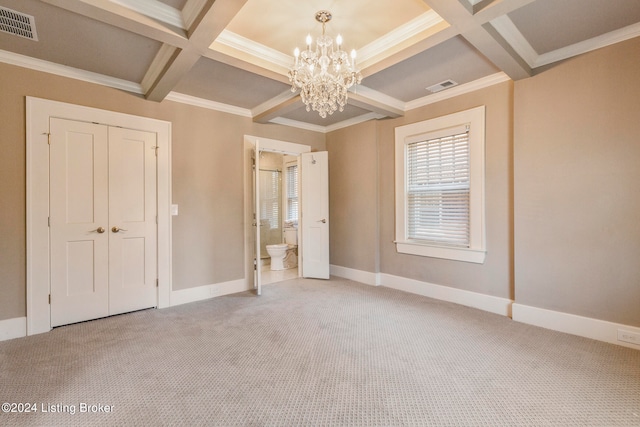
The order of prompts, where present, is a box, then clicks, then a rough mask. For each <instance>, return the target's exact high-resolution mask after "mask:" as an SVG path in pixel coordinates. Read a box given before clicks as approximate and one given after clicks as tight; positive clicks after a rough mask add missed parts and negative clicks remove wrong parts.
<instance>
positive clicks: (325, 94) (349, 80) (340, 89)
mask: <svg viewBox="0 0 640 427" xmlns="http://www.w3.org/2000/svg"><path fill="white" fill-rule="evenodd" d="M330 20H331V12H328V11H326V10H321V11H319V12H318V13H316V21H318V22H320V23H322V35H321V36H320V37H318V38H317V40H316V46H315V48H314V49H311V44H312V42H313V40H312V39H311V35H308V36H307V49H306V50H304V51H302V52H300V49H298V48H296V50H295V51H294V57H295V63H294V65H293V68H292V69H291V70H290V71H289V81H290V82H291V92H295V91H297V90H298V89H300V97H301V98H302V102H304V104H305V105H306V106H307V111H311V110H314V111H317V112H318V113H319V114H320V117H322V118H325V117H327V114H329V115H331V114H333V113H334V112H335V111H336V110H340V111H343V110H344V106H345V105H346V104H347V98H348V97H347V91H348V90H349V88H350V87H351V86H353V85H354V84H360V82H361V81H362V75H361V74H360V71H358V70H357V69H356V51H355V49H354V50H352V51H351V55H350V56H349V55H347V53H346V52H345V51H344V50H342V37H341V36H340V35H338V37H336V48H335V49H334V47H333V39H332V38H331V37H329V36H327V35H325V24H326V23H327V22H329V21H330Z"/></svg>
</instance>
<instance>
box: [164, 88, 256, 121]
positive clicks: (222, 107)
mask: <svg viewBox="0 0 640 427" xmlns="http://www.w3.org/2000/svg"><path fill="white" fill-rule="evenodd" d="M165 100H167V101H174V102H179V103H181V104H188V105H193V106H195V107H202V108H206V109H209V110H215V111H220V112H223V113H229V114H235V115H237V116H242V117H249V118H251V117H253V116H252V115H251V110H248V109H246V108H241V107H236V106H234V105H229V104H223V103H221V102H216V101H210V100H208V99H203V98H198V97H196V96H191V95H185V94H183V93H178V92H169V94H168V95H167V96H166V98H165Z"/></svg>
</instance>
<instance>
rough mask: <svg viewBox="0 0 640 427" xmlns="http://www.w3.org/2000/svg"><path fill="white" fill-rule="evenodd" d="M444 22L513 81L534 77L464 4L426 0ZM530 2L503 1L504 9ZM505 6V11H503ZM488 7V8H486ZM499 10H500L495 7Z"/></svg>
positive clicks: (508, 47)
mask: <svg viewBox="0 0 640 427" xmlns="http://www.w3.org/2000/svg"><path fill="white" fill-rule="evenodd" d="M423 1H424V2H425V3H426V4H427V5H429V6H430V7H431V8H432V9H433V10H434V11H435V12H436V13H437V14H438V15H440V16H441V17H442V18H443V19H444V20H445V21H447V22H448V23H449V24H451V25H452V26H453V27H454V28H456V29H457V30H458V31H459V33H460V35H461V36H462V37H464V38H465V39H466V40H467V41H468V42H469V43H471V44H472V45H473V46H474V47H475V48H476V49H478V51H480V53H482V54H483V55H484V56H485V57H487V59H489V61H491V62H493V63H494V64H495V65H496V66H497V67H498V68H500V70H501V71H503V72H504V73H505V74H507V75H508V76H509V77H510V78H511V79H513V80H520V79H524V78H527V77H531V75H532V71H531V67H529V65H528V64H527V63H526V61H524V60H523V59H522V58H521V57H520V55H518V54H517V53H516V52H515V50H513V49H512V48H511V47H510V46H509V44H508V43H507V42H506V41H505V40H504V39H503V38H502V37H501V36H500V34H498V32H497V31H495V30H494V29H493V27H492V26H491V24H490V23H488V22H483V21H481V20H479V19H478V18H476V17H475V16H474V15H473V14H472V13H471V12H470V11H469V10H468V9H467V8H466V7H465V6H464V5H463V3H462V1H465V0H461V1H452V0H423ZM523 1H527V0H502V1H501V2H500V3H501V4H504V6H507V5H512V7H515V6H514V5H516V4H518V2H523ZM504 6H503V7H504ZM487 7H488V6H487ZM494 7H497V6H494Z"/></svg>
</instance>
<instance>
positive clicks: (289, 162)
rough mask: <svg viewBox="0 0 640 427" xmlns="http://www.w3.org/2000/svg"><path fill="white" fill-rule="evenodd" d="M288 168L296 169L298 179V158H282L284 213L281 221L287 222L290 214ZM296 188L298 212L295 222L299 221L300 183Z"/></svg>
mask: <svg viewBox="0 0 640 427" xmlns="http://www.w3.org/2000/svg"><path fill="white" fill-rule="evenodd" d="M290 166H296V167H297V168H298V170H297V172H296V174H298V177H299V176H300V175H299V174H300V169H299V166H298V158H297V157H292V156H285V158H284V168H283V172H284V177H283V180H282V182H283V185H282V190H283V191H282V204H283V211H284V216H283V220H284V221H288V220H289V216H290V215H291V212H289V197H288V195H289V172H288V171H289V169H288V168H289V167H290ZM297 186H298V187H297V188H298V194H297V195H296V200H297V202H298V209H297V210H298V212H297V215H296V218H295V219H296V220H299V215H300V183H299V182H297Z"/></svg>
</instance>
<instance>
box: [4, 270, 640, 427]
mask: <svg viewBox="0 0 640 427" xmlns="http://www.w3.org/2000/svg"><path fill="white" fill-rule="evenodd" d="M0 367H1V369H0V401H1V402H3V403H4V402H6V403H9V404H13V405H10V407H7V406H6V405H3V407H2V410H3V412H0V425H4V426H14V425H15V426H28V425H43V426H55V425H83V426H87V425H144V426H150V425H154V426H155V425H185V426H194V425H219V426H304V425H309V426H351V425H354V426H492V427H494V426H640V351H637V350H634V349H629V348H625V347H621V346H616V345H611V344H606V343H602V342H598V341H594V340H590V339H586V338H580V337H576V336H572V335H567V334H563V333H559V332H554V331H549V330H545V329H541V328H537V327H534V326H530V325H525V324H521V323H517V322H513V321H512V320H510V319H508V318H505V317H502V316H498V315H493V314H490V313H487V312H483V311H480V310H475V309H472V308H468V307H463V306H459V305H455V304H450V303H446V302H442V301H437V300H433V299H429V298H425V297H422V296H417V295H413V294H409V293H404V292H400V291H396V290H392V289H388V288H383V287H371V286H366V285H362V284H359V283H356V282H352V281H348V280H342V279H335V278H333V279H332V280H329V281H320V280H306V279H294V280H289V281H286V282H281V283H278V284H274V285H270V286H267V287H265V288H263V295H262V296H260V297H257V296H255V295H254V294H253V293H251V292H245V293H240V294H235V295H228V296H224V297H219V298H215V299H211V300H207V301H202V302H197V303H192V304H185V305H182V306H177V307H172V308H168V309H163V310H154V309H152V310H144V311H139V312H135V313H129V314H126V315H120V316H114V317H110V318H106V319H100V320H96V321H92V322H85V323H79V324H75V325H69V326H64V327H60V328H56V329H54V330H53V331H51V332H49V333H46V334H41V335H36V336H31V337H25V338H18V339H14V340H10V341H5V342H0ZM7 408H9V409H10V411H11V410H15V411H16V412H10V411H9V412H5V409H7ZM27 411H28V412H27Z"/></svg>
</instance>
